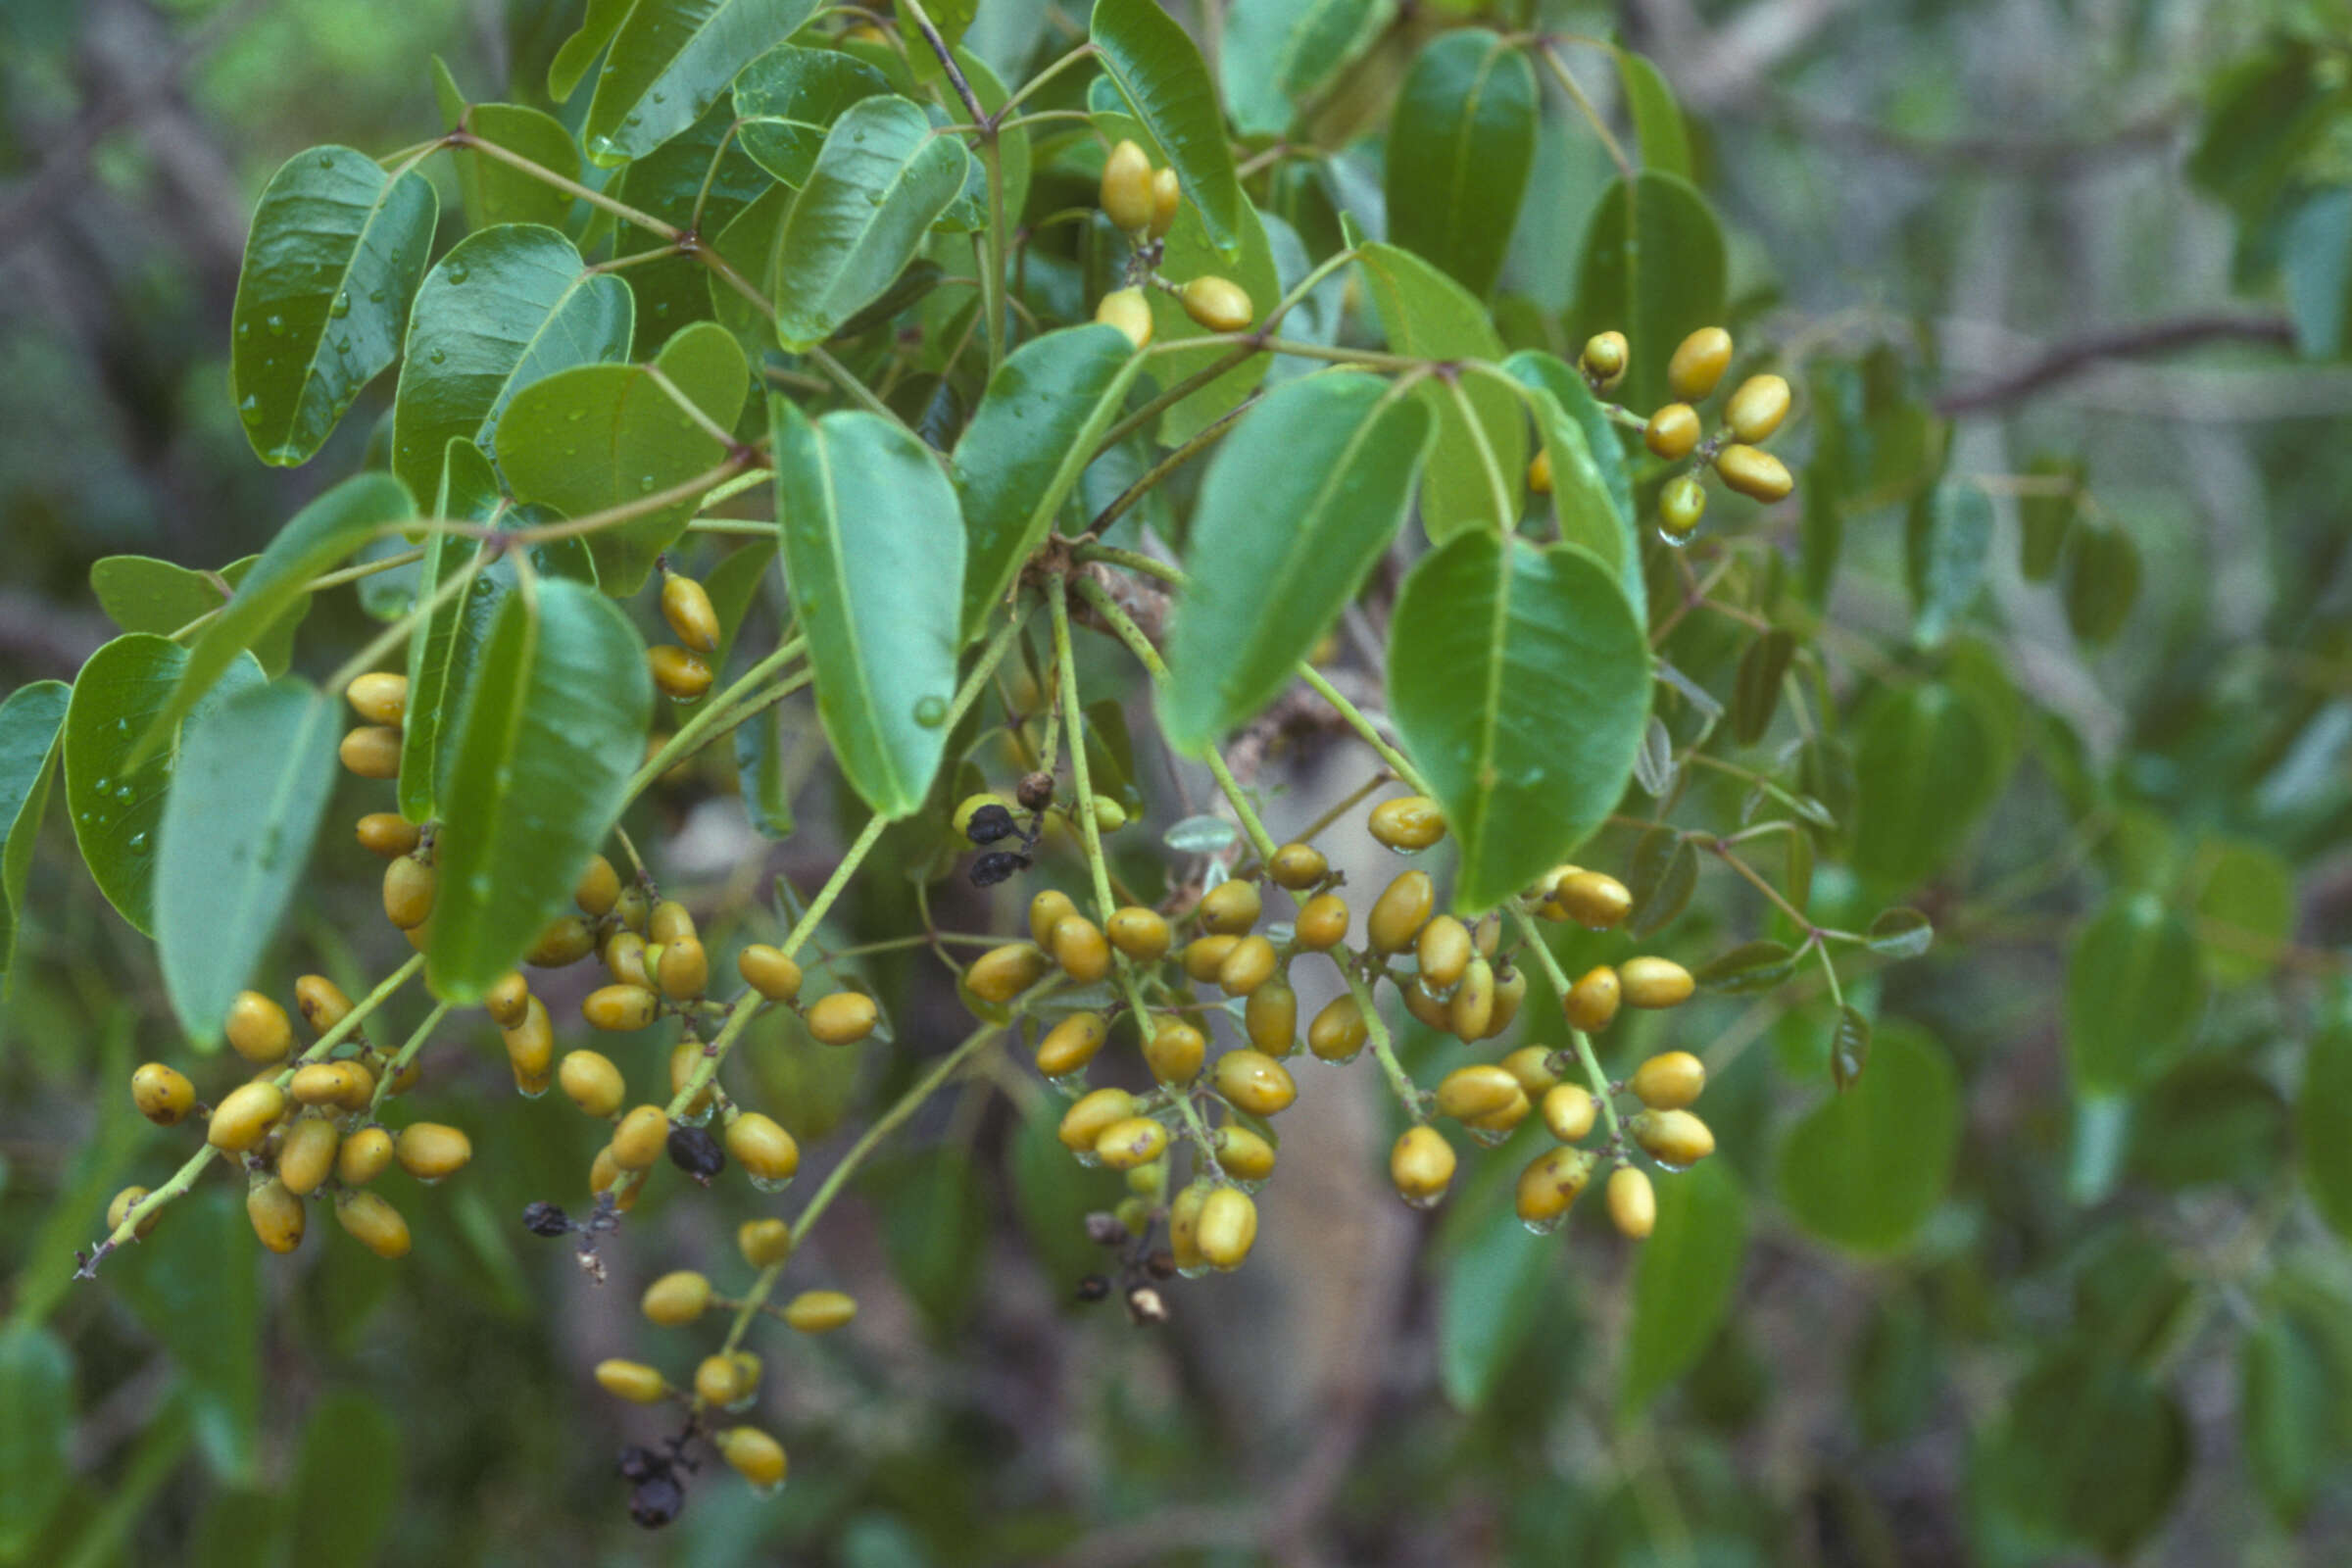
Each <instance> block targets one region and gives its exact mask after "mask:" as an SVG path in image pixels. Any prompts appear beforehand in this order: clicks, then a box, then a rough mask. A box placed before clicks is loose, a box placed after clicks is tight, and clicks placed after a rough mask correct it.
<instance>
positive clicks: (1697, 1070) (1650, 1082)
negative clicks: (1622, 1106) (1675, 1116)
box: [1626, 1051, 1707, 1110]
mask: <svg viewBox="0 0 2352 1568" xmlns="http://www.w3.org/2000/svg"><path fill="white" fill-rule="evenodd" d="M1626 1087H1627V1088H1628V1089H1631V1090H1632V1091H1633V1092H1634V1098H1635V1099H1636V1100H1639V1101H1640V1102H1642V1103H1643V1104H1644V1105H1647V1106H1648V1107H1649V1108H1650V1109H1652V1110H1681V1109H1682V1108H1683V1107H1684V1106H1685V1105H1688V1104H1690V1103H1691V1102H1692V1101H1694V1100H1696V1099H1697V1098H1698V1096H1699V1092H1700V1091H1701V1090H1703V1089H1705V1088H1706V1087H1707V1069H1706V1064H1705V1063H1703V1062H1701V1061H1700V1060H1699V1059H1698V1058H1697V1057H1696V1056H1693V1055H1692V1054H1691V1053H1689V1052H1688V1051H1669V1052H1666V1053H1665V1054H1662V1055H1656V1056H1652V1057H1650V1058H1649V1059H1648V1060H1647V1061H1645V1062H1643V1063H1642V1065H1641V1066H1639V1067H1637V1068H1635V1069H1634V1075H1633V1077H1632V1078H1630V1079H1628V1080H1627V1081H1626Z"/></svg>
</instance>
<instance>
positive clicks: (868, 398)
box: [809, 344, 907, 427]
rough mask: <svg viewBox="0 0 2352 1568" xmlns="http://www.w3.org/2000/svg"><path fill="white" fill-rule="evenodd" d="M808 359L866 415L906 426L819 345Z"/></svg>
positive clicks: (812, 349)
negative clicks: (876, 415)
mask: <svg viewBox="0 0 2352 1568" xmlns="http://www.w3.org/2000/svg"><path fill="white" fill-rule="evenodd" d="M809 359H810V360H812V361H814V362H815V364H816V368H818V369H820V370H822V371H824V372H825V374H826V376H827V377H828V378H830V379H831V381H832V382H833V384H834V385H835V386H837V387H839V388H841V389H842V390H843V391H844V392H847V393H848V394H849V395H850V396H851V398H853V399H854V400H856V401H857V402H858V404H859V405H861V406H862V407H863V408H864V409H865V411H866V412H867V413H868V414H878V415H880V416H882V417H884V418H885V419H888V420H889V421H890V422H891V423H893V424H895V425H899V426H901V427H904V426H905V425H906V423H907V421H906V420H905V419H902V418H900V417H899V415H898V411H897V410H895V409H893V408H892V407H891V406H890V405H889V404H887V403H885V402H883V401H882V400H881V399H880V398H879V397H876V396H875V395H874V389H873V388H872V387H869V386H867V385H866V384H865V383H864V382H863V381H860V380H858V377H857V376H855V375H853V374H851V373H850V368H849V367H848V366H846V365H844V364H842V363H841V362H840V361H839V360H837V359H835V358H834V357H833V356H832V355H830V354H828V353H826V352H825V350H824V347H823V346H822V345H821V344H819V345H816V346H813V347H811V348H810V349H809Z"/></svg>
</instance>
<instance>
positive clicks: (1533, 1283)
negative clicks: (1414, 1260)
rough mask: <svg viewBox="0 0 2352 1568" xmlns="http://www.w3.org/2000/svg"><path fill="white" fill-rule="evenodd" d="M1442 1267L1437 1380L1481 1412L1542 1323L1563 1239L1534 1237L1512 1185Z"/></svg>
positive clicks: (1458, 1401)
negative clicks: (1521, 1214)
mask: <svg viewBox="0 0 2352 1568" xmlns="http://www.w3.org/2000/svg"><path fill="white" fill-rule="evenodd" d="M1497 1197H1498V1198H1499V1199H1500V1201H1492V1202H1489V1203H1486V1204H1485V1205H1484V1209H1485V1212H1484V1213H1483V1214H1482V1215H1481V1216H1480V1217H1479V1218H1478V1220H1477V1221H1476V1223H1475V1224H1470V1225H1466V1226H1464V1227H1462V1228H1461V1229H1462V1234H1461V1235H1460V1236H1459V1239H1458V1241H1457V1242H1456V1243H1455V1245H1454V1246H1452V1247H1451V1248H1449V1249H1448V1250H1446V1253H1445V1254H1444V1256H1443V1259H1442V1261H1441V1262H1440V1263H1439V1265H1438V1268H1439V1279H1438V1331H1437V1338H1438V1382H1439V1384H1440V1386H1441V1387H1443V1388H1444V1389H1445V1391H1446V1398H1447V1399H1449V1400H1451V1401H1452V1402H1453V1404H1454V1406H1455V1407H1456V1408H1458V1409H1462V1410H1471V1411H1475V1410H1480V1409H1483V1408H1485V1406H1486V1403H1487V1401H1488V1400H1489V1399H1490V1398H1492V1397H1494V1395H1495V1390H1496V1388H1497V1387H1498V1386H1499V1385H1500V1383H1501V1381H1502V1377H1503V1374H1504V1373H1506V1372H1507V1371H1509V1370H1510V1366H1511V1362H1512V1361H1513V1360H1514V1359H1515V1358H1516V1357H1517V1356H1518V1354H1519V1352H1520V1351H1521V1350H1522V1349H1524V1348H1526V1346H1527V1342H1528V1338H1529V1336H1531V1335H1532V1334H1534V1333H1535V1332H1536V1329H1537V1326H1538V1325H1539V1323H1541V1322H1542V1321H1543V1318H1544V1308H1545V1305H1546V1302H1545V1299H1544V1297H1545V1295H1546V1291H1545V1286H1546V1285H1547V1283H1548V1282H1549V1280H1550V1278H1551V1275H1552V1273H1553V1271H1554V1269H1555V1268H1556V1267H1557V1266H1558V1264H1559V1258H1560V1248H1559V1244H1558V1242H1556V1241H1554V1240H1552V1239H1550V1238H1547V1237H1541V1236H1531V1235H1530V1234H1528V1229H1527V1227H1526V1226H1525V1225H1523V1224H1522V1223H1520V1220H1519V1216H1518V1214H1517V1213H1515V1212H1514V1211H1513V1209H1512V1206H1511V1202H1510V1194H1509V1189H1508V1188H1507V1187H1500V1186H1498V1187H1497Z"/></svg>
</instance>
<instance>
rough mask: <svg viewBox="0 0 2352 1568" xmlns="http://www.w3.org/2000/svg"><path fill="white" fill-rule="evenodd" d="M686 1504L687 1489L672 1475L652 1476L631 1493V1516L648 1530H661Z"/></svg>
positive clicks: (641, 1482)
mask: <svg viewBox="0 0 2352 1568" xmlns="http://www.w3.org/2000/svg"><path fill="white" fill-rule="evenodd" d="M685 1506H686V1489H685V1488H683V1487H681V1486H679V1485H678V1483H677V1481H676V1480H675V1479H674V1478H672V1477H670V1476H650V1477H648V1478H647V1479H645V1480H643V1481H640V1482H638V1483H637V1490H635V1491H634V1492H632V1493H630V1494H629V1517H630V1518H631V1519H633V1520H635V1521H636V1522H637V1523H638V1524H640V1525H642V1526H644V1527H645V1528H646V1529H648V1530H659V1529H661V1528H662V1526H663V1525H665V1524H667V1523H669V1522H670V1521H671V1520H672V1519H675V1518H676V1517H677V1516H678V1511H679V1510H680V1509H682V1508H684V1507H685Z"/></svg>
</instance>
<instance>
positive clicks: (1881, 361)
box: [1807, 343, 1946, 516]
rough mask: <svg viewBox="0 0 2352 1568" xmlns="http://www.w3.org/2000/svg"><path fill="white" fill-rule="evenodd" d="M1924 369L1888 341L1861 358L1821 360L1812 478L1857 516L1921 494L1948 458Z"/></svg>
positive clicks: (1839, 509)
mask: <svg viewBox="0 0 2352 1568" xmlns="http://www.w3.org/2000/svg"><path fill="white" fill-rule="evenodd" d="M1917 381H1918V376H1917V373H1916V372H1915V371H1914V370H1913V368H1911V367H1910V366H1909V365H1908V364H1907V363H1906V362H1905V361H1904V359H1903V358H1902V356H1901V355H1900V354H1899V353H1898V352H1897V351H1896V350H1895V349H1894V348H1893V347H1892V346H1891V345H1889V344H1884V343H1882V344H1880V345H1879V346H1878V347H1876V348H1874V349H1872V350H1871V351H1870V352H1869V353H1868V354H1866V355H1864V356H1863V357H1862V359H1861V360H1860V361H1859V362H1847V361H1842V360H1822V361H1819V362H1817V363H1816V365H1815V368H1814V369H1813V372H1812V375H1811V377H1810V388H1811V396H1810V397H1809V398H1808V400H1807V401H1808V402H1809V403H1810V405H1811V407H1812V410H1813V416H1814V421H1815V425H1816V430H1817V434H1816V446H1815V458H1814V461H1813V464H1812V465H1811V466H1810V467H1809V468H1808V470H1807V471H1808V473H1809V474H1815V475H1817V477H1815V478H1809V479H1808V480H1807V483H1808V485H1812V484H1819V485H1820V487H1821V490H1822V493H1823V494H1824V495H1825V496H1835V497H1836V498H1837V506H1836V513H1837V515H1840V516H1859V515H1862V514H1864V513H1868V512H1872V511H1875V510H1877V509H1878V508H1880V507H1887V506H1893V505H1895V504H1897V503H1899V502H1902V501H1905V500H1907V499H1909V498H1910V497H1911V496H1913V495H1915V494H1916V493H1917V492H1918V490H1919V489H1920V487H1921V486H1922V485H1924V484H1926V483H1927V482H1928V481H1929V480H1930V479H1932V478H1933V477H1934V476H1935V474H1936V468H1937V466H1938V465H1939V464H1940V463H1941V462H1942V455H1943V448H1944V438H1945V431H1946V426H1945V425H1944V424H1943V423H1942V422H1941V421H1939V420H1937V419H1936V417H1935V416H1934V415H1933V414H1932V413H1931V412H1930V411H1929V409H1928V407H1927V405H1926V404H1925V402H1924V401H1923V400H1922V397H1921V395H1920V390H1919V387H1918V385H1917Z"/></svg>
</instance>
